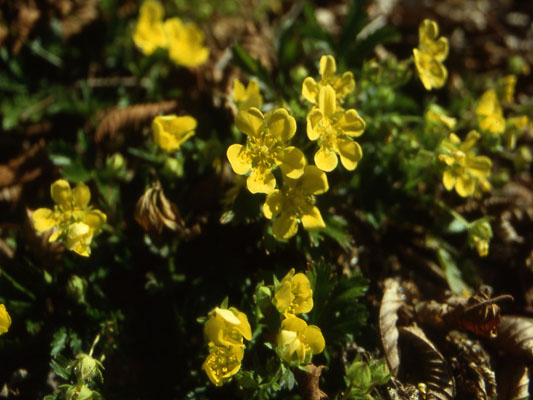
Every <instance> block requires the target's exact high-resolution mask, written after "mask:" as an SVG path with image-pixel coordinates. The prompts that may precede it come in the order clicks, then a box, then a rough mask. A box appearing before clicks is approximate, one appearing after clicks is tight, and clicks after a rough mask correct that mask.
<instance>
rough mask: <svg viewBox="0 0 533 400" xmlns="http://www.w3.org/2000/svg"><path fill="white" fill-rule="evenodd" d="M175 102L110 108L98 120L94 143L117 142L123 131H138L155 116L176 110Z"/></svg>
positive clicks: (176, 103) (176, 104)
mask: <svg viewBox="0 0 533 400" xmlns="http://www.w3.org/2000/svg"><path fill="white" fill-rule="evenodd" d="M177 106H178V102H177V101H176V100H169V101H161V102H158V103H148V104H135V105H133V106H129V107H126V108H120V109H119V108H112V109H110V110H108V111H106V112H105V115H103V117H102V118H101V119H100V123H99V125H98V128H96V132H95V134H94V140H95V142H96V143H101V142H103V141H104V140H111V141H117V139H118V136H119V135H120V134H124V131H125V130H138V129H140V128H141V127H142V126H143V125H145V124H147V123H148V122H150V120H151V119H152V118H154V117H155V116H156V115H158V114H160V113H163V114H166V113H169V112H171V111H173V110H175V109H176V107H177Z"/></svg>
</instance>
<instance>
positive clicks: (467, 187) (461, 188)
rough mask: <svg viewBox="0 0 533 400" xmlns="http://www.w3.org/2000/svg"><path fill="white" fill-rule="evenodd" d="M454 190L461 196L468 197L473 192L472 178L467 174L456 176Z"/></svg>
mask: <svg viewBox="0 0 533 400" xmlns="http://www.w3.org/2000/svg"><path fill="white" fill-rule="evenodd" d="M455 190H456V192H457V194H458V195H459V196H461V197H468V196H472V195H473V194H474V190H475V185H474V179H472V178H471V177H469V176H468V175H462V176H458V177H457V180H456V182H455Z"/></svg>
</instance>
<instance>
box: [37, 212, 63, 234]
mask: <svg viewBox="0 0 533 400" xmlns="http://www.w3.org/2000/svg"><path fill="white" fill-rule="evenodd" d="M32 219H33V226H34V227H35V229H36V230H37V231H38V232H44V231H47V230H48V229H52V228H53V227H54V226H56V224H57V223H58V221H57V219H56V218H55V215H54V212H53V211H52V210H50V209H49V208H38V209H37V210H35V211H34V212H33V214H32Z"/></svg>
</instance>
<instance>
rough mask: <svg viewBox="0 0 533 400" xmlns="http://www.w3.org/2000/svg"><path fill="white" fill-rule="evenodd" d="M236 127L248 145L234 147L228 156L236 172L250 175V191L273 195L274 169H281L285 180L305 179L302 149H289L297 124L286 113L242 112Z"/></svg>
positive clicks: (284, 111) (279, 110) (280, 109)
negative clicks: (303, 176)
mask: <svg viewBox="0 0 533 400" xmlns="http://www.w3.org/2000/svg"><path fill="white" fill-rule="evenodd" d="M235 124H236V125H237V128H239V129H240V130H241V132H243V133H244V134H245V135H246V136H247V139H246V144H245V145H244V146H243V145H240V144H232V145H231V146H230V147H228V150H227V153H226V154H227V156H228V160H229V162H230V164H231V167H232V168H233V171H235V173H237V174H239V175H246V174H247V173H248V172H250V175H249V176H248V179H247V180H246V185H247V187H248V190H249V191H250V192H252V193H271V192H272V191H273V190H274V189H275V188H276V178H275V177H274V174H273V173H272V170H274V169H275V168H276V167H278V166H279V167H280V168H281V171H282V172H283V174H284V175H285V176H286V177H289V178H292V179H297V178H299V177H301V176H302V174H303V172H304V167H305V165H306V164H307V161H306V159H305V156H304V154H303V153H302V151H301V150H300V149H297V148H296V147H294V146H287V142H288V141H289V140H290V139H291V138H292V137H293V136H294V134H295V132H296V121H295V120H294V118H293V117H292V116H290V115H289V113H288V112H287V110H285V109H284V108H278V109H277V110H274V111H272V112H270V113H267V114H266V115H263V113H262V112H261V111H260V110H259V109H258V108H255V107H252V108H250V109H248V110H241V111H240V112H239V113H238V114H237V117H236V118H235Z"/></svg>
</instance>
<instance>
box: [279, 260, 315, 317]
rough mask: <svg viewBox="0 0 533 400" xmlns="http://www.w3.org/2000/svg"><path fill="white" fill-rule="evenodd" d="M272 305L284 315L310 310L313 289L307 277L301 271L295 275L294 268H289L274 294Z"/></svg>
mask: <svg viewBox="0 0 533 400" xmlns="http://www.w3.org/2000/svg"><path fill="white" fill-rule="evenodd" d="M274 305H275V306H276V308H277V309H278V311H279V312H280V313H282V314H285V316H286V317H288V316H289V315H294V314H301V313H306V312H309V311H311V310H312V308H313V290H312V289H311V282H309V278H308V277H307V276H306V275H305V274H302V273H301V272H299V273H297V274H296V275H295V274H294V268H293V269H291V270H290V271H289V273H288V274H287V275H285V277H284V278H283V280H282V281H281V286H280V287H279V289H278V290H276V293H275V294H274Z"/></svg>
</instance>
